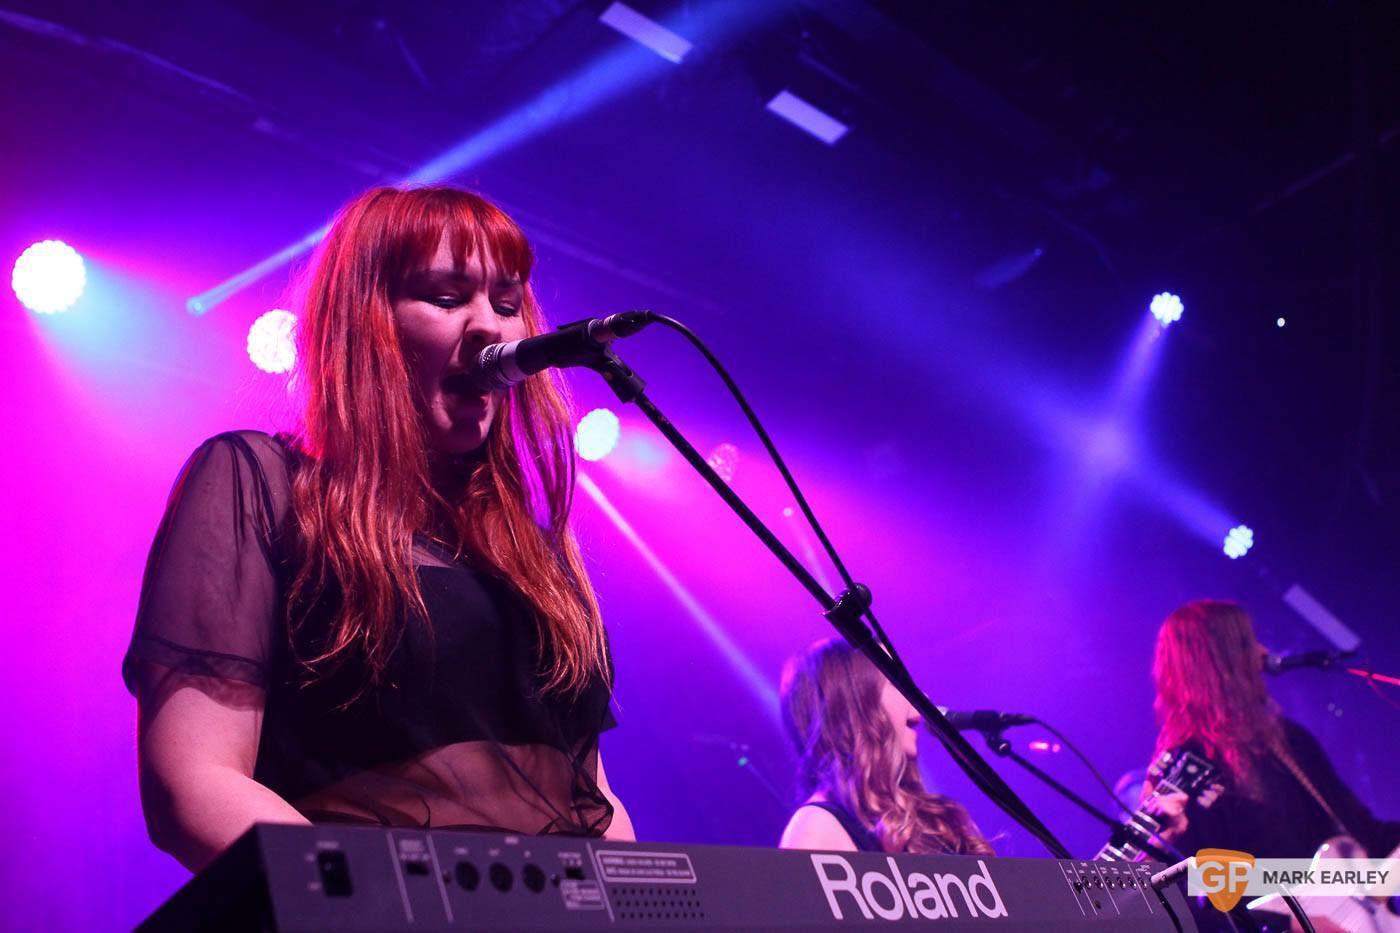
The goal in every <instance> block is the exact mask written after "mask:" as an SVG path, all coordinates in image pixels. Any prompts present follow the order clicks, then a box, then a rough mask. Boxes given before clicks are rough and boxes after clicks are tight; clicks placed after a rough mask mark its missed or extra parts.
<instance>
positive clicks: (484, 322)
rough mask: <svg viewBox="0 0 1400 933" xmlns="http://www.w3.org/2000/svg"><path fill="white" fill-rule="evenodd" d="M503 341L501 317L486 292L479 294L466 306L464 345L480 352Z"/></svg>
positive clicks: (463, 331)
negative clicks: (483, 348)
mask: <svg viewBox="0 0 1400 933" xmlns="http://www.w3.org/2000/svg"><path fill="white" fill-rule="evenodd" d="M500 340H501V316H500V315H499V314H497V313H496V308H495V306H494V305H492V304H491V298H490V296H489V295H487V294H486V293H485V292H480V293H478V294H477V295H476V296H475V297H473V298H472V300H471V301H469V302H468V303H467V305H466V317H465V319H464V320H463V322H462V343H463V345H464V346H465V347H466V348H468V349H471V350H480V349H481V348H482V347H485V346H487V345H488V344H493V343H499V342H500Z"/></svg>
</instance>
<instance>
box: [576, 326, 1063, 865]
mask: <svg viewBox="0 0 1400 933" xmlns="http://www.w3.org/2000/svg"><path fill="white" fill-rule="evenodd" d="M654 319H657V320H662V321H666V319H664V318H660V317H659V316H656V317H655V318H654ZM668 323H674V322H668ZM688 336H689V335H688ZM584 365H586V366H587V367H588V368H590V369H592V370H594V371H595V372H597V373H598V374H599V375H601V376H602V377H603V380H604V381H605V382H606V383H607V384H608V386H609V387H611V388H612V390H613V392H614V394H616V395H617V397H618V399H619V400H620V401H622V402H623V403H624V404H635V405H636V406H637V407H638V408H639V409H641V411H642V413H643V414H645V415H646V416H647V419H648V420H650V421H651V423H652V424H654V425H655V426H656V428H657V430H659V431H660V432H661V433H662V435H663V436H665V438H666V439H667V440H668V441H670V442H671V445H672V446H674V447H675V448H676V450H677V451H679V452H680V454H681V456H683V457H684V458H685V459H686V462H688V463H689V464H690V465H691V466H692V467H693V468H694V469H695V471H696V472H697V473H699V474H700V475H701V477H703V478H704V480H705V482H707V483H709V485H710V488H712V489H713V490H714V491H715V492H716V493H717V494H718V495H719V497H720V498H721V499H723V500H724V501H725V503H726V504H727V505H728V506H729V507H730V509H732V510H733V511H734V513H735V514H736V515H738V516H739V518H740V520H741V521H743V522H744V524H745V525H747V526H748V527H749V530H751V531H752V532H753V533H754V534H755V535H757V536H758V539H759V540H760V541H762V542H763V544H764V546H766V547H767V548H768V550H769V551H770V552H772V554H773V556H775V557H776V558H777V559H778V560H779V562H781V563H782V565H783V566H784V567H786V568H787V570H788V573H790V574H792V576H793V577H794V578H795V579H796V580H797V582H798V583H799V584H800V585H801V586H802V587H803V588H804V589H805V590H807V592H808V593H809V594H811V596H812V598H813V599H815V600H816V601H817V603H818V604H820V606H821V607H822V615H824V616H825V617H826V619H827V621H829V622H830V623H831V625H832V626H833V627H834V628H835V629H836V631H837V632H838V633H840V635H841V637H842V638H844V639H845V640H846V641H847V642H848V643H849V644H851V645H852V646H853V647H854V648H856V649H857V650H859V651H860V652H861V653H862V654H864V655H865V656H866V657H867V658H869V659H870V661H871V663H873V664H874V665H875V667H876V668H877V669H878V670H879V671H880V673H882V674H883V675H884V676H885V678H886V679H887V680H889V682H890V683H891V684H893V685H894V686H895V689H897V690H898V691H899V692H900V693H901V694H902V695H903V696H904V698H905V699H906V700H908V701H909V703H910V705H912V706H913V707H914V709H915V710H917V711H918V713H919V715H920V716H922V717H923V720H924V723H925V724H926V725H927V726H928V728H929V730H930V731H931V732H933V734H934V735H935V736H936V737H937V738H938V740H939V741H940V742H942V744H943V746H944V747H945V748H946V749H947V750H948V752H949V754H951V755H952V756H953V758H954V760H955V761H957V762H958V764H959V766H960V767H962V769H963V770H964V771H965V772H966V773H967V775H968V777H969V778H971V779H972V781H973V783H975V784H976V785H977V786H978V787H979V788H980V789H981V790H982V792H983V793H985V794H986V795H987V796H988V797H989V798H991V800H992V801H993V802H994V803H996V804H997V805H998V806H999V807H1001V808H1002V810H1004V811H1005V812H1006V813H1007V815H1009V816H1010V817H1011V818H1012V819H1014V820H1016V821H1017V822H1018V823H1020V824H1021V825H1022V826H1023V827H1024V828H1025V829H1026V830H1027V831H1028V832H1030V833H1031V835H1033V836H1035V837H1036V838H1037V839H1039V840H1040V841H1041V843H1042V844H1043V845H1044V846H1045V847H1046V849H1047V850H1049V852H1050V854H1051V855H1053V856H1055V857H1056V858H1064V859H1067V858H1069V857H1070V854H1069V850H1067V849H1066V848H1065V847H1064V845H1063V844H1062V843H1061V842H1060V841H1059V840H1058V839H1056V838H1055V836H1054V834H1053V833H1051V832H1050V830H1049V829H1048V828H1047V827H1046V826H1045V825H1044V824H1043V823H1042V822H1041V821H1040V819H1039V818H1038V817H1036V816H1035V814H1034V813H1032V812H1031V810H1030V808H1029V807H1027V806H1026V804H1025V803H1024V802H1023V801H1022V800H1021V799H1020V798H1019V797H1017V796H1016V793H1015V791H1013V790H1012V789H1011V787H1010V786H1009V785H1007V784H1006V782H1005V781H1003V780H1002V779H1001V776H1000V775H998V774H997V773H996V771H994V770H993V769H992V768H991V766H990V765H988V764H987V762H986V759H984V758H983V757H982V756H981V755H979V754H978V753H977V750H976V749H974V748H973V747H972V745H971V744H970V743H969V742H968V741H967V739H965V738H964V737H963V736H962V733H960V732H958V730H956V729H954V728H953V727H952V726H951V725H950V724H949V723H948V721H947V719H945V718H944V716H943V714H942V712H940V711H939V709H938V707H937V706H935V705H934V704H933V702H932V701H931V700H929V698H928V697H927V696H926V695H925V694H924V692H923V691H922V690H920V689H919V687H918V685H917V684H916V683H915V682H914V679H913V677H912V676H911V675H910V674H909V672H908V671H907V670H906V669H905V668H904V666H903V664H901V663H899V662H897V661H896V660H895V659H894V658H893V657H891V655H890V654H888V653H887V652H886V650H885V648H884V647H883V646H882V645H880V643H879V642H878V641H877V640H876V638H875V636H874V634H873V633H872V632H871V630H870V628H869V627H868V626H867V625H866V624H865V622H864V621H863V619H862V616H864V615H865V613H866V611H867V610H869V608H870V601H871V596H870V590H869V589H867V588H866V587H865V586H864V585H862V584H859V583H853V584H852V585H851V586H850V587H849V588H848V589H847V590H845V591H844V592H842V593H841V594H840V595H839V596H837V597H835V598H833V597H832V596H831V595H830V594H829V593H827V592H826V590H825V589H823V588H822V586H821V584H820V583H818V582H817V580H816V578H815V577H813V576H812V574H811V573H809V572H808V571H807V568H806V567H804V566H803V565H802V564H801V562H800V561H798V560H797V558H796V557H795V556H793V554H792V552H791V551H789V550H788V549H787V548H786V547H785V546H784V545H783V543H782V542H781V541H779V540H778V538H777V537H776V536H775V535H774V534H773V533H772V531H770V530H769V529H768V527H767V526H766V525H764V524H763V521H762V520H761V519H760V518H759V517H758V516H757V515H755V514H754V513H753V511H752V510H751V509H750V508H749V507H748V505H746V504H745V503H744V501H743V500H742V499H740V498H739V496H738V495H737V494H736V493H735V492H734V490H733V489H731V488H730V487H729V484H728V483H726V482H725V481H724V480H723V479H722V478H721V477H720V476H719V474H718V473H716V472H715V471H714V469H713V468H712V467H711V466H710V464H709V463H707V462H706V460H705V458H704V457H702V456H701V455H700V452H699V451H697V450H696V449H695V448H694V446H692V445H691V443H690V442H689V441H688V440H686V438H685V436H684V435H682V434H681V433H680V431H679V430H677V429H676V426H675V425H673V424H672V423H671V422H670V420H669V419H668V418H667V417H666V416H665V415H664V414H662V412H661V410H660V409H659V408H657V407H656V405H655V404H654V403H653V402H652V401H651V399H650V398H648V397H647V395H646V392H645V388H646V382H645V380H643V379H642V378H641V377H640V376H638V375H637V374H636V373H635V372H633V371H632V369H631V367H629V366H628V365H627V364H626V363H624V362H623V361H622V359H621V358H620V357H619V356H618V355H617V354H616V353H615V352H614V351H613V350H612V348H611V347H609V346H607V345H600V346H599V347H598V351H597V354H596V356H595V358H593V359H592V360H590V361H588V362H585V363H584Z"/></svg>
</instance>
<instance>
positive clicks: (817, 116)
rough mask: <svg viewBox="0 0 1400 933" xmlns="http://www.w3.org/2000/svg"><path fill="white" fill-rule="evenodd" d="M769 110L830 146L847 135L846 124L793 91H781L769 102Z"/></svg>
mask: <svg viewBox="0 0 1400 933" xmlns="http://www.w3.org/2000/svg"><path fill="white" fill-rule="evenodd" d="M768 109H769V110H770V111H772V112H773V113H776V114H777V115H778V116H780V117H782V118H783V119H784V120H786V121H788V122H789V123H791V124H792V125H793V126H795V127H797V128H798V129H800V130H804V131H806V132H808V133H811V134H812V135H813V136H815V137H817V139H820V140H821V141H822V142H824V143H826V144H827V145H828V146H834V145H836V141H837V140H839V139H840V138H841V137H842V136H845V135H846V131H847V130H849V129H850V127H848V126H847V125H846V124H844V123H842V122H841V121H840V120H838V119H836V118H835V117H833V116H831V115H830V114H829V113H826V112H825V111H823V110H819V109H817V108H816V107H814V106H812V105H811V104H809V103H808V102H807V101H805V100H803V99H802V98H800V97H798V96H797V95H796V94H794V93H792V92H791V91H779V92H778V96H776V97H774V98H773V99H772V100H770V101H769V102H768Z"/></svg>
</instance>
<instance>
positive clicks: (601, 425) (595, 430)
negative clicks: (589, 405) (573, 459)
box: [574, 408, 622, 460]
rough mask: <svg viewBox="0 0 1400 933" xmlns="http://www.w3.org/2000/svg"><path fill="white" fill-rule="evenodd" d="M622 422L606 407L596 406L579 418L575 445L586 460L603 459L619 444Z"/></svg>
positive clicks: (575, 432) (575, 433)
mask: <svg viewBox="0 0 1400 933" xmlns="http://www.w3.org/2000/svg"><path fill="white" fill-rule="evenodd" d="M621 435H622V423H621V422H620V421H618V420H617V415H614V414H613V413H612V412H610V411H608V410H607V409H606V408H595V409H593V410H592V411H590V412H589V413H588V414H586V415H584V416H583V417H582V418H580V419H579V422H578V428H577V430H575V431H574V446H575V447H577V448H578V455H579V456H580V457H582V458H583V459H584V460H602V459H603V458H604V457H606V456H607V455H608V454H610V453H612V449H613V448H614V447H616V446H617V439H618V437H620V436H621Z"/></svg>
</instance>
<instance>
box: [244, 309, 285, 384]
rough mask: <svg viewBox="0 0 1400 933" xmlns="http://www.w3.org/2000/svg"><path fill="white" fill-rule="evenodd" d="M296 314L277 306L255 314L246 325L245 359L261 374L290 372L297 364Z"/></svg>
mask: <svg viewBox="0 0 1400 933" xmlns="http://www.w3.org/2000/svg"><path fill="white" fill-rule="evenodd" d="M296 329H297V316H296V315H295V314H293V313H292V312H290V311H283V310H282V309H281V308H273V309H272V310H271V311H266V312H264V313H263V314H260V315H258V319H257V320H256V321H254V322H253V326H252V327H249V328H248V359H250V360H252V361H253V365H254V366H256V367H257V368H258V369H261V370H262V371H263V372H265V373H274V374H275V373H285V372H290V371H291V369H292V367H293V366H295V365H296V363H297V343H296Z"/></svg>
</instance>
